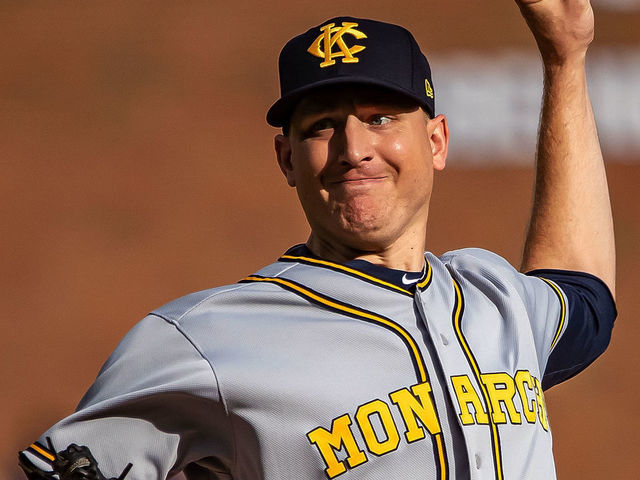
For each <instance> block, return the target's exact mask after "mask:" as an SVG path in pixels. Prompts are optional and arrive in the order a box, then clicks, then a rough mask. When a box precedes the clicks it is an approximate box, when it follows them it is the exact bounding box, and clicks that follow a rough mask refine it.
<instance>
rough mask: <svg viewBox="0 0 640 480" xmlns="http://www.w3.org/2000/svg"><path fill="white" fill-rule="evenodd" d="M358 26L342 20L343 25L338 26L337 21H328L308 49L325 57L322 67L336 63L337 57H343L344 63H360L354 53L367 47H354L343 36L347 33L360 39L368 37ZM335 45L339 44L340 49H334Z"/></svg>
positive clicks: (315, 54)
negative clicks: (349, 45)
mask: <svg viewBox="0 0 640 480" xmlns="http://www.w3.org/2000/svg"><path fill="white" fill-rule="evenodd" d="M357 26H358V24H357V23H353V22H342V26H341V27H337V26H336V24H335V23H328V24H326V25H324V26H322V27H320V31H321V32H322V33H321V34H320V35H318V38H316V39H315V40H314V42H313V43H312V44H311V46H310V47H309V48H308V49H307V52H309V53H310V54H311V55H314V56H316V57H318V58H322V59H324V61H323V62H322V63H321V64H320V67H322V68H324V67H329V66H331V65H334V64H335V63H336V61H335V60H334V58H337V57H343V58H342V63H358V58H357V57H354V55H355V54H356V53H359V52H361V51H362V50H364V49H365V48H366V47H364V46H362V45H353V46H352V47H348V46H347V44H346V43H345V41H344V39H343V38H342V37H343V36H344V35H346V34H347V33H348V34H349V35H352V36H354V37H355V38H356V39H358V40H361V39H363V38H367V36H366V35H365V34H364V33H362V32H361V31H360V30H356V29H355V27H357ZM334 46H337V47H338V49H339V50H338V51H334V50H333V47H334Z"/></svg>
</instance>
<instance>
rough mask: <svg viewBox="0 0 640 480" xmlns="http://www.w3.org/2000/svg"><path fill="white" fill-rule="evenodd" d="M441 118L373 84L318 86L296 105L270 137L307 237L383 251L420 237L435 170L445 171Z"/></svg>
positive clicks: (444, 140)
mask: <svg viewBox="0 0 640 480" xmlns="http://www.w3.org/2000/svg"><path fill="white" fill-rule="evenodd" d="M447 140H448V132H447V131H446V120H445V119H444V117H442V116H439V117H436V118H435V119H431V120H430V119H428V118H427V117H426V116H425V114H424V112H423V111H422V110H421V109H420V108H419V107H418V106H417V105H416V104H415V103H414V102H413V101H410V100H407V99H406V98H404V97H403V96H401V95H398V94H395V93H392V92H389V91H387V90H383V89H378V88H371V87H358V88H356V87H353V88H347V89H345V88H344V87H342V88H340V89H338V88H334V89H324V90H321V91H318V92H316V93H314V94H313V95H311V96H308V97H306V98H305V99H304V100H302V101H301V102H300V103H299V104H298V106H297V107H296V109H295V111H294V113H293V115H292V117H291V123H290V132H289V135H288V136H282V135H279V136H277V137H276V150H277V153H278V161H279V163H280V167H281V169H282V171H283V173H284V174H285V176H286V178H287V181H288V183H289V185H291V186H295V187H296V189H297V192H298V196H299V198H300V202H301V204H302V207H303V209H304V211H305V214H306V216H307V219H308V221H309V224H310V226H311V229H312V235H314V236H316V237H319V239H320V240H321V241H323V242H326V243H328V244H330V245H333V246H334V247H337V248H340V247H346V248H348V249H355V250H360V251H368V252H376V251H382V250H384V249H386V248H388V247H390V246H391V245H393V244H394V243H395V242H397V241H399V240H401V239H402V238H407V236H415V235H418V236H420V235H421V236H422V238H423V239H424V235H425V232H426V220H427V213H428V208H429V199H430V196H431V190H432V184H433V170H434V168H436V169H441V168H443V167H444V160H445V157H446V144H447Z"/></svg>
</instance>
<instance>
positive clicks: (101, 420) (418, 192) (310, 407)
mask: <svg viewBox="0 0 640 480" xmlns="http://www.w3.org/2000/svg"><path fill="white" fill-rule="evenodd" d="M518 5H519V6H520V8H521V10H522V12H523V14H524V16H525V18H526V20H527V22H528V24H529V26H530V28H531V30H532V31H533V34H534V35H535V38H536V40H537V43H538V45H539V48H540V52H541V54H542V59H543V63H544V72H545V94H544V102H543V108H542V117H541V127H540V139H539V147H538V160H537V182H536V191H535V201H534V209H533V215H532V221H531V227H530V230H529V233H528V237H527V242H526V246H525V251H524V261H523V264H522V267H521V271H518V270H516V269H515V268H513V267H512V266H511V265H510V264H509V263H507V262H506V261H505V260H504V259H502V258H501V257H499V256H497V255H495V254H493V253H490V252H488V251H485V250H481V249H473V248H472V249H464V250H458V251H452V252H448V253H446V254H444V255H442V256H440V257H437V256H435V255H433V254H431V253H424V250H425V248H424V247H425V234H426V222H427V213H428V209H429V198H430V194H431V187H432V183H433V175H434V171H437V170H441V169H442V168H443V167H444V165H445V159H446V154H447V145H448V137H449V132H448V128H447V122H446V118H445V117H444V116H443V115H441V114H436V110H435V103H434V96H435V93H434V85H433V82H432V78H431V71H430V68H429V64H428V63H427V60H426V58H425V57H424V55H423V54H422V53H421V52H420V49H419V47H418V45H417V44H416V41H415V40H414V38H413V36H412V35H411V34H410V33H409V32H408V31H407V30H405V29H404V28H402V27H399V26H397V25H392V24H388V23H383V22H378V21H372V20H366V19H359V18H352V17H337V18H333V19H331V20H327V21H325V22H322V23H321V24H319V25H318V26H316V27H313V28H310V29H309V30H308V31H306V32H305V33H303V34H301V35H299V36H297V37H295V38H293V39H292V40H290V41H289V42H288V43H287V44H286V45H285V47H284V48H283V50H282V52H281V54H280V64H279V66H280V80H281V97H280V99H279V100H278V101H277V102H276V103H275V104H274V105H273V106H272V107H271V109H270V110H269V112H268V114H267V120H268V122H269V123H270V124H271V125H274V126H278V127H282V128H283V133H282V134H280V135H277V136H276V139H275V147H276V153H277V158H278V163H279V166H280V168H281V170H282V172H283V173H284V175H285V177H286V180H287V182H288V184H289V185H291V186H292V187H295V188H296V189H297V192H298V195H299V198H300V202H301V205H302V207H303V209H304V211H305V213H306V216H307V218H308V221H309V224H310V226H311V235H310V237H309V239H308V241H307V242H306V243H305V244H301V245H297V246H294V247H292V248H291V249H289V250H288V251H287V252H286V253H284V254H283V255H282V257H281V258H279V259H278V260H277V261H276V262H274V263H273V264H271V265H268V266H266V267H264V268H262V269H261V270H259V271H258V272H257V273H254V274H252V275H249V276H247V277H246V278H245V279H243V280H242V281H240V282H239V283H237V284H234V285H228V286H223V287H219V288H214V289H211V290H205V291H202V292H198V293H194V294H191V295H188V296H186V297H184V298H181V299H178V300H176V301H173V302H171V303H169V304H168V305H165V306H163V307H161V308H159V309H157V310H155V311H154V312H152V313H151V314H149V315H148V316H147V317H146V318H145V319H143V320H142V321H141V322H140V323H139V324H137V325H136V326H135V327H134V328H133V329H132V330H131V331H130V332H129V333H128V334H127V336H126V337H125V338H124V339H123V340H122V342H121V343H120V345H119V346H118V347H117V348H116V350H115V351H114V352H113V354H112V355H111V356H110V357H109V359H108V360H107V362H106V363H105V364H104V366H103V367H102V369H101V370H100V373H99V375H98V377H97V379H96V381H95V383H94V384H93V385H92V386H91V388H90V389H89V390H88V392H87V393H86V395H85V396H84V398H83V399H82V400H81V402H80V404H79V406H78V409H77V411H76V412H75V413H73V414H72V415H70V416H69V417H67V418H65V419H63V420H61V421H60V422H59V423H57V424H56V425H54V426H53V427H52V428H51V429H49V430H48V431H47V432H45V433H44V434H43V435H42V437H41V438H40V439H39V440H37V441H36V442H34V443H33V444H32V445H30V446H29V447H28V448H27V449H25V450H24V451H22V452H20V463H21V466H22V467H23V469H24V470H25V472H26V474H27V476H28V477H29V478H30V479H31V480H35V479H38V480H42V479H50V478H60V479H63V480H67V479H80V478H90V479H98V480H100V479H103V478H119V479H123V478H125V477H127V478H131V479H159V478H161V479H164V478H167V477H170V476H172V475H174V474H176V473H178V472H180V471H183V472H184V473H185V475H186V476H187V478H189V479H236V480H248V479H264V480H274V479H327V478H329V479H333V478H336V477H341V478H344V479H371V480H374V479H385V480H388V479H410V478H411V479H413V478H423V479H438V480H446V479H496V480H502V479H543V478H544V479H551V478H555V467H554V462H553V454H552V448H551V445H552V437H551V430H550V422H549V418H548V415H547V410H546V407H545V402H544V395H543V390H544V389H546V388H549V387H551V386H553V385H555V384H557V383H559V382H562V381H564V380H566V379H568V378H570V377H572V376H573V375H576V374H577V373H578V372H580V371H581V370H582V369H584V368H585V367H586V366H587V365H588V364H590V363H591V362H592V361H593V360H594V359H595V358H596V357H597V356H598V355H600V354H601V353H602V352H603V351H604V349H605V348H606V346H607V345H608V343H609V339H610V335H611V329H612V327H613V321H614V319H615V316H616V309H615V303H614V300H613V296H612V293H613V290H614V276H615V275H614V249H613V234H612V221H611V212H610V207H609V200H608V194H607V185H606V179H605V175H604V169H603V162H602V158H601V154H600V148H599V144H598V140H597V135H596V129H595V124H594V118H593V114H592V112H591V106H590V103H589V98H588V94H587V88H586V81H585V71H584V63H585V55H586V50H587V46H588V45H589V43H590V41H591V38H592V34H593V16H592V12H591V8H590V5H589V2H588V1H587V0H538V1H533V0H530V1H525V0H521V1H519V2H518ZM496 134H497V135H499V134H500V132H496ZM521 272H525V273H521Z"/></svg>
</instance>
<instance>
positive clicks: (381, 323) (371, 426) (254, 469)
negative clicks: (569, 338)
mask: <svg viewBox="0 0 640 480" xmlns="http://www.w3.org/2000/svg"><path fill="white" fill-rule="evenodd" d="M306 252H308V251H306V250H305V249H304V248H302V249H301V248H298V249H292V250H290V251H289V252H288V253H287V254H285V255H284V256H283V257H282V258H281V259H279V261H277V262H276V263H274V264H272V265H269V266H267V267H265V268H263V269H262V270H260V271H259V272H258V273H256V274H254V275H251V276H249V277H247V278H246V279H244V280H243V281H242V282H239V283H238V284H235V285H229V286H224V287H220V288H214V289H211V290H207V291H203V292H199V293H194V294H191V295H188V296H186V297H184V298H181V299H178V300H176V301H174V302H172V303H169V304H168V305H165V306H164V307H162V308H160V309H158V310H156V311H154V312H153V313H151V314H150V315H149V316H147V317H146V318H145V319H144V320H142V321H141V322H140V323H139V324H138V325H136V326H135V327H134V328H133V329H132V330H131V331H130V332H129V334H128V335H127V336H126V337H125V338H124V340H123V341H122V342H121V343H120V345H119V346H118V347H117V348H116V350H115V351H114V353H113V354H112V355H111V356H110V358H109V359H108V361H107V362H106V363H105V365H104V366H103V368H102V369H101V371H100V373H99V375H98V378H97V379H96V381H95V383H94V384H93V386H92V387H91V388H90V389H89V391H88V392H87V394H86V395H85V397H84V398H83V399H82V401H81V403H80V405H79V406H78V409H77V411H76V412H75V413H74V414H72V415H71V416H69V417H67V418H66V419H64V420H62V421H61V422H59V423H58V424H56V425H55V426H54V427H52V428H51V429H50V430H49V431H48V432H46V433H45V434H44V435H43V436H42V437H41V439H40V441H39V442H36V443H34V444H33V445H32V446H31V447H30V448H29V449H27V450H25V454H26V455H28V457H29V459H30V460H31V461H32V462H33V463H35V464H37V465H39V466H40V468H43V469H45V470H46V469H47V468H50V467H48V464H49V463H51V460H52V459H53V456H52V453H53V452H50V451H49V450H48V449H47V447H46V446H45V445H46V443H45V441H44V439H45V438H46V437H50V438H51V440H52V441H53V444H54V445H56V446H57V447H59V448H64V447H66V446H67V445H68V444H70V443H76V444H80V445H87V446H89V448H90V449H91V452H92V453H93V455H94V456H95V458H96V459H97V461H98V463H99V466H100V469H101V470H102V472H103V473H104V474H105V475H106V476H118V475H119V473H120V472H121V471H122V469H123V468H124V467H125V465H126V464H127V463H128V462H132V463H133V468H132V470H131V472H130V474H129V477H128V478H133V479H160V478H162V479H163V478H166V477H168V476H171V475H173V474H175V473H177V472H179V471H183V470H184V472H185V473H186V475H187V476H188V477H189V478H191V479H232V478H233V479H236V480H249V479H251V480H254V479H264V480H274V479H309V480H311V479H326V478H336V477H338V476H340V477H341V478H344V479H349V478H352V479H371V480H389V479H409V478H424V479H438V480H445V479H454V478H455V479H465V478H470V479H498V480H501V479H520V480H522V479H540V478H545V479H551V478H555V468H554V462H553V453H552V437H551V431H550V429H549V420H548V418H547V412H546V408H545V402H544V395H543V391H542V386H541V380H542V378H543V375H544V373H545V368H546V365H547V361H548V359H549V356H550V353H551V352H552V351H553V350H554V348H556V346H557V345H558V343H559V341H560V340H561V339H562V337H563V334H564V333H565V332H566V330H567V328H568V324H569V323H570V321H569V319H570V318H572V317H571V315H570V313H571V312H570V311H569V310H570V303H569V302H568V301H567V296H566V295H565V293H564V292H563V289H562V288H561V287H559V286H558V284H556V283H554V282H553V281H551V280H548V279H544V278H540V277H534V276H526V275H523V274H521V273H519V272H517V271H516V270H515V269H514V268H513V267H512V266H511V265H509V264H508V263H507V262H506V261H505V260H503V259H502V258H500V257H499V256H497V255H494V254H492V253H490V252H487V251H484V250H479V249H466V250H460V251H454V252H449V253H447V254H445V255H443V256H441V257H439V258H438V257H436V256H434V255H432V254H429V253H427V254H426V255H425V258H426V267H425V270H424V272H423V273H422V275H421V276H420V277H419V278H418V277H417V276H416V275H414V278H413V279H411V278H407V277H408V276H409V275H404V276H403V277H402V282H392V281H387V280H384V279H382V278H381V277H379V276H376V275H375V268H378V270H380V271H381V270H382V269H381V267H375V268H373V270H367V269H366V268H359V267H358V265H359V264H358V263H357V262H355V263H354V264H347V265H338V264H334V263H331V262H328V261H324V260H321V259H318V258H314V257H312V256H310V254H305V253H306ZM364 263H366V262H360V264H364ZM372 271H374V273H372ZM403 283H404V284H405V285H404V286H403Z"/></svg>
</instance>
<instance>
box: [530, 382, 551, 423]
mask: <svg viewBox="0 0 640 480" xmlns="http://www.w3.org/2000/svg"><path fill="white" fill-rule="evenodd" d="M533 381H534V382H535V390H536V400H537V402H538V418H540V423H541V424H542V428H544V429H545V430H549V422H548V420H547V406H546V404H545V401H544V393H542V385H540V380H538V379H537V378H536V377H533Z"/></svg>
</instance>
